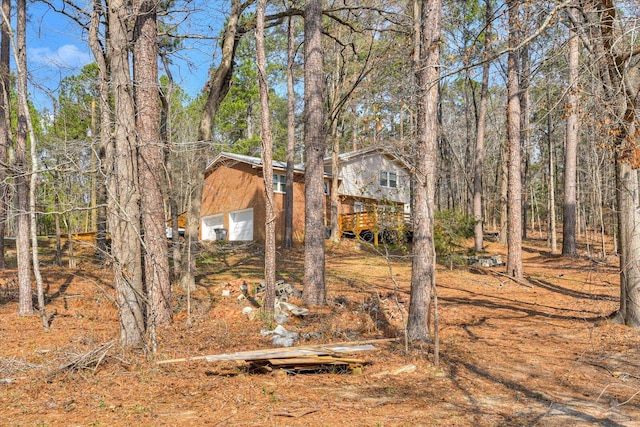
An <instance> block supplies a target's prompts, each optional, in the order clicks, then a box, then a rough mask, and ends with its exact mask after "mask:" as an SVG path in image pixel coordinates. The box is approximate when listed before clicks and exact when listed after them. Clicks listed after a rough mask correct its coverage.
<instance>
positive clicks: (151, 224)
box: [133, 0, 172, 325]
mask: <svg viewBox="0 0 640 427" xmlns="http://www.w3.org/2000/svg"><path fill="white" fill-rule="evenodd" d="M156 7H157V6H156V2H155V1H152V0H136V1H134V9H135V16H136V24H135V27H134V45H133V61H134V62H133V71H134V77H135V83H136V84H135V97H136V99H135V101H136V130H137V133H138V159H137V160H138V176H139V180H140V182H142V183H144V191H140V196H141V219H142V229H143V242H144V251H143V254H144V284H145V289H146V291H147V294H148V297H149V314H150V316H149V319H148V324H151V325H165V324H167V323H169V322H171V316H172V311H171V281H170V277H169V250H168V247H167V237H166V226H165V214H164V193H165V191H164V165H165V159H164V146H163V144H162V138H161V137H160V87H159V83H158V30H157V18H156V17H157V10H156Z"/></svg>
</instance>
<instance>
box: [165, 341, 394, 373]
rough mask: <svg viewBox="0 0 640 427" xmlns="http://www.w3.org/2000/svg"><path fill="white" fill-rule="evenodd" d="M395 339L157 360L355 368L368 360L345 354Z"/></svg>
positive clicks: (255, 366) (257, 367)
mask: <svg viewBox="0 0 640 427" xmlns="http://www.w3.org/2000/svg"><path fill="white" fill-rule="evenodd" d="M391 341H395V340H394V339H381V340H370V341H359V342H346V343H334V344H319V345H311V346H300V347H291V348H278V349H275V348H272V349H265V350H255V351H240V352H236V353H224V354H214V355H209V356H196V357H186V358H181V359H171V360H160V361H158V362H156V363H157V364H159V365H163V364H169V363H178V362H190V361H198V360H205V361H207V362H222V361H228V360H237V361H244V362H247V363H248V364H249V369H251V370H259V371H263V372H270V371H272V370H273V369H283V370H286V371H289V372H304V371H313V372H317V371H321V370H334V371H341V372H342V371H347V372H354V371H356V370H357V369H359V368H362V366H364V365H366V364H367V362H366V361H365V360H363V359H357V358H351V357H343V354H345V353H354V352H360V351H370V350H376V347H375V346H374V345H373V344H375V343H385V342H391Z"/></svg>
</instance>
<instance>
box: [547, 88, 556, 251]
mask: <svg viewBox="0 0 640 427" xmlns="http://www.w3.org/2000/svg"><path fill="white" fill-rule="evenodd" d="M547 106H549V107H550V106H551V93H550V90H549V85H547ZM552 135H553V127H552V124H551V114H547V145H548V147H549V148H548V149H549V185H548V187H549V214H548V216H549V223H548V224H549V225H548V227H549V236H548V239H549V244H550V246H551V253H552V254H556V253H558V238H557V234H556V161H555V149H554V147H553V137H552Z"/></svg>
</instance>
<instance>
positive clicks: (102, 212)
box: [89, 0, 114, 260]
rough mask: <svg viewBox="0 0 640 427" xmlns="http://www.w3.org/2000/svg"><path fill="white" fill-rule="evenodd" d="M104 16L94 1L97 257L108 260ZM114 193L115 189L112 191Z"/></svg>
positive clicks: (109, 154)
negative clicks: (101, 31)
mask: <svg viewBox="0 0 640 427" xmlns="http://www.w3.org/2000/svg"><path fill="white" fill-rule="evenodd" d="M103 15H104V10H103V8H102V2H101V1H100V0H94V2H93V10H92V11H91V24H90V26H89V46H90V48H91V52H92V53H93V56H94V58H95V60H96V64H97V65H98V94H99V95H98V96H99V100H98V111H99V115H100V129H99V132H98V136H97V138H98V144H97V149H98V153H97V157H98V159H100V161H99V162H98V164H99V167H98V170H97V171H96V174H97V175H98V179H97V183H96V185H97V203H98V208H97V210H98V215H97V231H96V257H97V258H98V259H100V260H106V259H107V258H108V255H109V253H108V252H109V249H108V247H107V204H108V203H112V204H113V202H114V200H113V198H110V199H107V183H108V182H111V172H112V171H113V159H114V157H113V144H112V141H111V106H110V104H109V70H108V61H107V58H106V55H107V52H105V51H104V47H103V46H104V45H107V46H108V45H109V43H108V41H107V42H106V43H104V44H102V43H101V42H100V40H99V38H98V35H99V27H100V22H101V17H102V16H103ZM111 194H113V189H112V190H111Z"/></svg>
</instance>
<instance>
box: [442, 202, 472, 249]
mask: <svg viewBox="0 0 640 427" xmlns="http://www.w3.org/2000/svg"><path fill="white" fill-rule="evenodd" d="M434 219H435V221H434V229H433V233H434V235H433V239H434V246H435V250H436V255H438V256H450V255H452V254H453V253H454V252H455V251H456V249H458V248H461V247H462V242H463V241H464V240H465V239H468V238H470V237H472V236H473V218H471V217H469V216H468V215H466V214H465V213H464V212H462V211H458V210H449V209H446V210H442V211H436V213H435V218H434Z"/></svg>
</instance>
